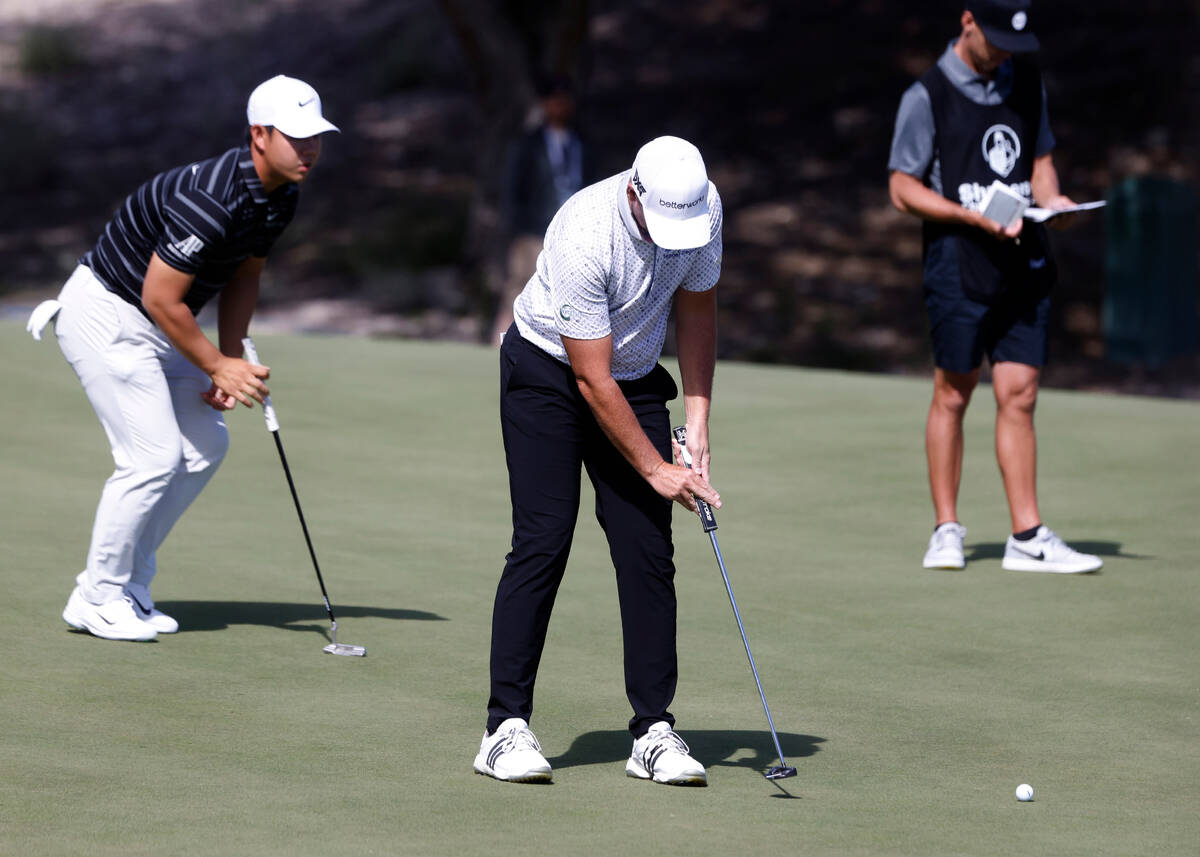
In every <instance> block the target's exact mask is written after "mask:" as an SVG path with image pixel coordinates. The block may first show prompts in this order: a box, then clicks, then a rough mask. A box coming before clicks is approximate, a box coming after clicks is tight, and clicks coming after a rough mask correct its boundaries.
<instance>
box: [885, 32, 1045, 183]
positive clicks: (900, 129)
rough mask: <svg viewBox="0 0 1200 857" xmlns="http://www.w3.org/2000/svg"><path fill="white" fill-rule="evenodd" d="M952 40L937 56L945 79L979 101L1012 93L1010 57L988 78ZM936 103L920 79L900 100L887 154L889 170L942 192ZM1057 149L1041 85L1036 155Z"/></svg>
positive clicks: (991, 101) (999, 99)
mask: <svg viewBox="0 0 1200 857" xmlns="http://www.w3.org/2000/svg"><path fill="white" fill-rule="evenodd" d="M957 41H958V39H952V40H951V41H950V44H949V45H947V46H946V50H945V52H944V53H943V54H942V55H941V57H940V58H939V59H938V62H937V64H938V68H940V69H941V70H942V73H943V74H945V75H946V79H947V80H949V81H950V83H951V84H952V85H953V86H954V87H955V89H957V90H958V91H959V92H961V93H962V94H963V95H965V96H967V98H969V99H971V100H972V101H974V102H975V103H976V104H983V105H993V104H1000V103H1002V102H1003V101H1004V99H1006V98H1008V96H1009V95H1010V94H1012V83H1013V66H1012V60H1008V61H1007V62H1005V63H1004V64H1003V65H1001V66H1000V67H999V68H998V69H996V73H995V74H994V75H993V76H992V78H991V79H990V80H989V79H987V78H985V77H983V76H982V75H981V74H979V73H977V72H975V71H973V70H972V69H971V68H970V66H968V65H967V64H966V63H965V62H963V61H962V59H961V58H960V57H959V55H958V54H956V53H955V52H954V45H955V43H956V42H957ZM933 140H934V127H933V105H932V103H931V102H930V100H929V90H927V89H926V88H925V86H924V85H923V84H922V83H921V82H920V81H917V82H916V83H914V84H913V85H912V86H910V87H909V88H908V89H907V90H906V91H905V93H904V95H903V97H901V99H900V109H899V111H897V113H896V128H895V131H894V132H893V133H892V151H891V155H890V156H889V157H888V172H889V173H890V172H894V171H897V170H899V171H900V172H902V173H907V174H908V175H910V176H914V177H915V178H918V179H921V181H923V182H925V183H926V184H927V185H929V187H930V188H932V189H933V190H935V191H937V192H938V193H941V192H942V165H941V162H940V161H939V160H938V156H937V152H936V151H935V149H934V144H933ZM1053 148H1054V135H1053V134H1052V133H1050V118H1049V114H1048V112H1047V111H1046V88H1045V86H1043V87H1042V118H1041V121H1040V122H1038V133H1037V146H1036V148H1035V151H1034V156H1035V157H1039V158H1040V157H1041V156H1042V155H1045V154H1046V153H1047V152H1050V151H1051V150H1052V149H1053Z"/></svg>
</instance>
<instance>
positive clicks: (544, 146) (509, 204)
mask: <svg viewBox="0 0 1200 857" xmlns="http://www.w3.org/2000/svg"><path fill="white" fill-rule="evenodd" d="M537 96H538V108H537V111H536V116H537V120H536V123H535V124H534V125H533V127H531V128H530V129H529V130H528V131H526V132H525V133H524V134H522V135H521V137H520V138H519V139H518V140H516V142H514V143H513V145H512V147H511V149H510V151H509V153H508V160H507V163H506V164H505V171H504V187H503V196H502V206H501V217H502V220H503V225H504V229H505V231H506V233H507V235H508V254H507V265H506V269H505V280H504V285H503V292H502V294H501V296H500V304H499V306H498V307H497V311H496V319H495V322H494V324H493V328H492V342H493V344H497V345H498V344H499V343H500V338H501V337H502V336H503V335H504V332H505V331H506V330H508V327H509V325H511V324H512V320H513V306H512V305H513V301H514V300H515V299H516V297H517V295H518V294H520V293H521V289H523V288H524V287H525V283H526V281H527V280H528V279H529V275H530V274H532V273H533V268H534V265H536V264H537V257H538V254H539V253H540V252H542V237H543V236H544V235H545V234H546V227H547V226H549V225H550V219H551V218H552V217H554V213H555V212H556V211H558V209H559V208H560V207H561V206H562V204H563V203H564V202H566V201H567V200H568V199H570V197H571V194H573V193H575V192H576V191H577V190H579V189H580V188H582V187H583V186H584V184H586V183H588V181H589V180H590V179H589V177H590V175H591V173H590V167H591V165H590V163H589V160H590V159H589V157H588V152H587V148H586V146H585V145H584V143H583V140H582V139H581V138H580V136H579V133H578V132H577V131H576V129H575V124H574V123H575V98H574V95H573V94H572V89H571V83H570V81H568V80H567V79H566V78H562V77H544V78H541V79H539V80H538V82H537Z"/></svg>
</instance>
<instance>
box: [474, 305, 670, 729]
mask: <svg viewBox="0 0 1200 857" xmlns="http://www.w3.org/2000/svg"><path fill="white" fill-rule="evenodd" d="M620 386H621V389H622V391H623V392H624V393H625V397H626V399H627V400H628V401H629V404H630V406H631V407H632V408H633V412H634V414H636V415H637V419H638V422H639V423H640V424H641V426H642V428H643V430H645V432H646V434H647V436H648V437H650V439H651V440H652V441H653V442H654V445H655V447H656V448H657V449H658V451H659V453H660V454H661V455H662V456H663V459H664V460H668V461H669V460H670V457H671V439H670V438H671V425H670V413H669V412H668V410H667V406H666V403H667V402H668V401H670V400H671V399H673V398H675V396H676V395H677V393H678V390H677V388H676V386H675V382H674V380H672V378H671V376H670V374H669V373H668V372H667V371H666V370H665V369H663V368H662V367H661V366H659V367H657V368H655V369H654V371H652V372H651V373H650V374H649V375H646V376H645V377H644V378H640V379H637V380H635V381H623V382H620ZM500 422H501V426H502V428H503V433H504V454H505V457H506V459H507V462H508V483H509V492H510V494H511V497H512V517H513V537H512V550H511V551H510V552H509V554H508V556H507V558H506V559H507V561H506V563H505V566H504V573H503V575H501V577H500V585H499V586H498V587H497V589H496V604H495V608H494V610H493V613H492V654H491V698H490V699H489V701H488V722H487V729H488V731H489V732H492V731H494V730H495V729H496V727H498V726H499V725H500V724H501V723H502V722H503V721H504V720H506V719H508V718H510V717H520V718H522V719H524V720H526V721H528V720H529V719H530V716H531V714H532V713H533V685H534V680H535V679H536V677H537V669H538V663H539V662H540V661H541V657H542V648H543V646H544V645H545V642H546V629H547V627H548V626H549V623H550V611H551V610H552V609H553V607H554V599H555V595H556V594H557V593H558V587H559V584H560V583H561V582H562V578H563V572H564V571H565V569H566V566H567V555H568V554H569V553H570V550H571V537H572V535H573V533H574V531H575V521H576V518H577V517H578V514H579V483H580V467H581V466H582V467H584V468H586V470H587V474H588V477H589V478H590V479H591V482H592V485H593V486H594V488H595V494H596V518H597V520H598V521H599V522H600V526H601V527H602V528H603V530H604V533H605V535H606V537H607V538H608V546H609V553H610V554H611V556H612V561H613V566H614V567H615V569H616V573H617V593H618V598H619V600H620V607H621V627H622V638H623V642H624V649H625V693H626V695H627V696H628V698H629V702H630V704H631V705H632V706H633V718H632V719H631V720H630V721H629V729H630V731H631V732H633V734H634V736H635V737H637V736H640V735H642V734H643V733H645V732H646V731H647V729H648V728H649V727H650V725H651V724H653V723H655V722H657V721H659V720H665V721H667V722H668V723H670V724H672V725H674V722H675V721H674V718H673V717H672V716H671V714H670V712H668V711H667V706H668V705H670V704H671V700H672V699H673V698H674V696H675V685H676V680H677V677H678V664H677V660H676V653H675V611H676V603H675V584H674V578H675V564H674V562H673V559H672V558H673V555H674V548H673V546H672V544H671V501H669V500H667V499H665V498H663V497H661V496H659V495H658V494H657V493H656V492H655V491H654V489H653V488H651V487H650V485H649V483H647V482H646V480H645V479H643V478H642V477H641V476H640V475H638V473H637V472H636V471H635V470H634V469H633V467H632V466H631V465H630V464H629V462H628V461H626V460H625V458H624V457H623V456H622V455H621V454H620V453H619V452H618V451H617V449H616V448H615V447H614V446H613V445H612V443H611V442H610V441H609V440H608V438H607V437H606V436H605V434H604V432H603V431H602V430H601V429H600V426H599V425H598V424H597V423H596V420H595V418H594V417H593V415H592V412H591V408H589V407H588V404H587V402H586V401H585V400H584V398H583V395H582V394H581V393H580V392H579V388H578V386H577V385H576V382H575V376H574V373H572V371H571V368H570V367H569V366H567V365H566V364H564V363H561V362H559V361H558V360H555V359H554V358H553V357H551V356H550V355H549V354H547V353H546V352H544V351H542V350H541V349H540V348H538V347H537V346H535V345H533V344H532V343H530V342H528V341H526V340H524V339H522V338H521V336H520V334H519V333H518V332H517V329H516V327H515V325H514V326H513V327H510V328H509V331H508V333H507V334H506V335H505V337H504V343H503V345H502V346H501V349H500Z"/></svg>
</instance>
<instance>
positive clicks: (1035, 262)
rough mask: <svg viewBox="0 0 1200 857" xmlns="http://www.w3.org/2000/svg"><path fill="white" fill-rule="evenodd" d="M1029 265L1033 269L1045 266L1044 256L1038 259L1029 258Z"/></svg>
mask: <svg viewBox="0 0 1200 857" xmlns="http://www.w3.org/2000/svg"><path fill="white" fill-rule="evenodd" d="M1029 267H1031V268H1033V269H1034V270H1035V271H1036V270H1039V269H1041V268H1044V267H1046V257H1045V256H1043V257H1042V258H1040V259H1030V260H1029Z"/></svg>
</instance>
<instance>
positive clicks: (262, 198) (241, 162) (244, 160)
mask: <svg viewBox="0 0 1200 857" xmlns="http://www.w3.org/2000/svg"><path fill="white" fill-rule="evenodd" d="M238 172H240V173H241V174H242V181H243V182H244V183H245V185H246V190H248V191H250V198H251V199H253V200H254V201H255V202H256V203H258V204H259V205H261V204H263V203H265V202H266V201H267V189H266V188H264V187H263V183H262V179H260V178H259V177H258V170H256V169H254V158H253V157H252V156H251V155H250V144H249V143H245V144H243V145H242V147H241V148H240V149H238Z"/></svg>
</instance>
